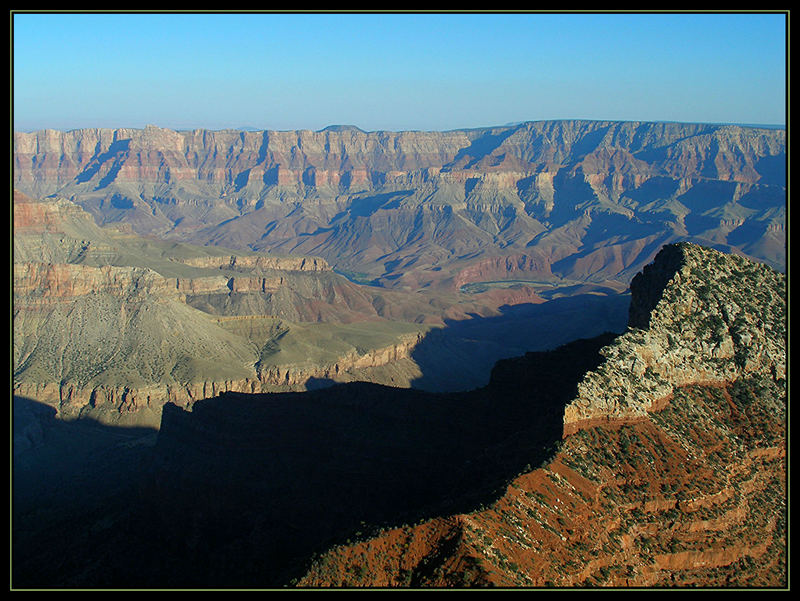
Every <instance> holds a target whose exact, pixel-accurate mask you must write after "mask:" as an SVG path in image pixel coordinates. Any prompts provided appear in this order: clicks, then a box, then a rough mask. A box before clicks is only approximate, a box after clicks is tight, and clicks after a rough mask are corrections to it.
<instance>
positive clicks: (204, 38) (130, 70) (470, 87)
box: [12, 13, 786, 131]
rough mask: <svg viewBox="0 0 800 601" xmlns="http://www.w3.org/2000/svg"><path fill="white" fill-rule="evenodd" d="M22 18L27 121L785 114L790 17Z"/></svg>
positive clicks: (18, 69) (19, 102)
mask: <svg viewBox="0 0 800 601" xmlns="http://www.w3.org/2000/svg"><path fill="white" fill-rule="evenodd" d="M12 19H13V21H12V24H13V29H12V34H13V67H14V71H13V101H14V105H13V116H14V128H15V130H18V131H32V130H36V129H43V128H53V129H74V128H79V127H144V126H145V125H146V124H154V125H158V126H161V127H168V128H172V129H194V128H208V129H221V128H227V127H234V128H238V127H255V128H258V129H277V130H287V129H312V130H317V129H321V128H323V127H325V126H327V125H331V124H353V125H357V126H359V127H361V128H362V129H365V130H403V129H419V130H446V129H456V128H467V127H481V126H488V125H501V124H505V123H510V122H516V121H527V120H541V119H562V118H570V119H572V118H574V119H610V120H647V121H688V122H726V123H727V122H731V123H761V124H783V123H785V112H786V15H784V14H430V15H428V14H310V15H303V14H130V13H126V14H35V13H31V14H21V13H15V14H13V15H12Z"/></svg>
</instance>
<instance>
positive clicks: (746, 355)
mask: <svg viewBox="0 0 800 601" xmlns="http://www.w3.org/2000/svg"><path fill="white" fill-rule="evenodd" d="M703 274H710V277H703ZM667 278H669V279H667ZM665 280H667V281H665ZM659 290H660V291H661V292H659ZM785 290H786V288H785V279H784V276H782V275H781V274H779V273H777V272H775V271H774V270H772V269H771V268H769V267H768V266H766V265H764V264H758V263H753V262H752V261H749V260H747V259H745V258H742V257H737V256H728V255H721V254H720V253H718V252H715V251H711V250H709V249H705V248H703V247H700V246H696V245H691V244H680V245H675V246H669V247H666V248H665V249H664V250H662V251H661V253H659V255H658V257H657V259H656V261H655V262H654V263H652V264H651V265H648V266H647V267H645V269H644V270H643V272H642V273H641V274H640V275H637V276H636V277H635V278H634V279H633V281H632V282H631V291H632V294H633V296H632V298H633V302H632V304H631V307H630V318H629V322H628V325H629V331H628V332H626V333H625V334H623V335H622V336H621V337H620V338H618V339H617V340H616V341H615V343H614V344H613V345H611V346H610V347H609V348H607V349H605V351H604V354H605V356H606V361H605V363H603V365H602V367H601V368H600V369H599V370H597V371H596V372H593V373H590V374H587V376H586V378H585V379H584V380H583V382H581V384H580V386H579V392H578V398H576V399H575V400H574V401H573V402H572V403H570V405H569V406H568V407H567V408H566V410H565V416H564V423H565V434H568V433H571V432H574V431H575V430H576V429H577V428H580V427H582V426H583V425H584V424H586V423H596V422H597V421H598V420H600V421H602V420H612V421H613V420H618V419H619V420H625V419H630V418H638V417H645V416H647V414H648V413H650V412H652V411H656V410H658V409H659V408H661V407H663V405H664V404H665V403H667V402H668V401H669V398H670V397H671V396H672V394H673V392H674V391H675V390H676V389H677V388H680V387H682V386H689V385H697V384H702V385H721V384H724V383H726V382H732V381H736V380H738V379H741V378H747V377H751V376H759V377H769V378H771V379H773V380H776V381H777V380H783V381H785V379H786V344H787V340H786V307H787V305H786V296H785V295H786V292H785ZM659 294H660V297H659ZM754 297H755V298H754ZM754 301H755V302H754ZM754 305H755V307H754ZM631 374H632V375H633V377H630V376H631Z"/></svg>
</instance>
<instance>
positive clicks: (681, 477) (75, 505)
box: [14, 243, 788, 589]
mask: <svg viewBox="0 0 800 601" xmlns="http://www.w3.org/2000/svg"><path fill="white" fill-rule="evenodd" d="M634 282H635V283H632V286H631V288H632V290H631V291H632V298H631V302H630V310H629V322H628V327H627V328H626V330H625V332H623V333H622V334H615V333H607V334H604V335H601V336H597V337H594V338H590V339H583V340H576V341H574V342H571V343H568V344H566V345H563V346H561V347H559V348H557V349H554V350H549V351H537V352H529V353H526V354H524V355H521V356H519V357H516V358H509V359H505V360H501V361H499V362H497V363H496V365H495V367H494V369H493V370H492V374H491V378H490V381H489V383H488V384H487V385H485V386H483V387H480V388H476V389H474V390H471V391H466V392H454V393H435V392H425V391H421V390H415V389H412V388H396V387H390V386H383V385H380V384H375V383H369V382H350V383H340V384H336V385H333V386H330V387H327V388H324V389H316V390H307V391H304V392H284V393H277V394H276V393H272V394H247V393H241V392H225V393H221V394H219V395H217V396H215V397H213V398H207V399H203V400H199V401H197V402H196V403H194V404H193V406H192V407H191V408H185V407H181V406H180V404H176V403H167V404H166V405H165V406H164V410H163V413H162V422H161V426H160V429H159V430H158V431H157V432H155V431H148V432H141V433H137V432H135V431H133V432H131V431H130V430H120V431H119V432H118V433H117V432H116V431H113V430H107V429H102V430H100V431H95V434H94V436H96V437H97V438H98V439H99V438H103V439H104V440H105V439H106V438H112V439H113V440H114V441H115V442H114V444H111V445H108V443H107V442H106V443H105V444H106V445H107V446H105V447H102V448H104V449H105V450H104V452H103V453H97V452H96V448H87V449H85V450H84V447H82V446H77V447H75V449H74V450H73V452H72V453H69V454H67V455H66V456H65V457H63V458H62V459H60V460H59V461H60V462H62V464H61V465H59V466H58V467H56V465H54V463H56V462H54V460H53V459H52V458H51V457H50V454H49V453H50V452H52V451H50V452H48V448H50V449H52V447H51V446H49V445H52V444H54V442H55V441H58V440H62V437H68V436H69V434H68V432H73V435H77V434H78V432H79V431H78V430H72V429H74V428H83V430H80V432H81V436H82V438H81V439H80V440H82V441H83V442H82V443H81V444H82V445H88V444H89V442H87V441H89V440H92V439H91V438H89V437H88V436H87V432H89V431H91V427H92V426H90V424H89V423H88V422H86V421H85V420H78V421H76V422H65V421H63V420H57V419H54V417H53V414H52V413H48V411H47V410H46V409H43V406H42V405H37V404H35V403H31V402H29V401H28V402H25V401H24V399H18V400H17V402H18V403H20V407H19V411H15V416H17V415H19V417H20V419H22V418H23V417H27V419H28V423H27V427H26V428H25V429H24V430H23V429H22V428H20V429H19V431H20V432H21V433H22V432H24V433H25V436H26V438H25V444H24V445H23V444H21V445H20V449H21V452H20V465H21V466H28V465H34V464H36V463H37V462H44V463H45V465H46V466H48V470H49V471H52V472H53V479H52V480H50V479H47V480H40V479H35V478H34V479H32V481H26V478H25V477H26V475H27V472H26V470H25V469H18V470H17V474H16V477H17V478H19V482H20V483H21V484H20V486H19V487H15V494H18V495H20V496H24V495H26V494H27V495H31V496H34V495H35V498H36V499H37V500H38V503H42V502H47V501H48V499H51V498H52V497H51V496H48V495H55V498H56V499H58V500H59V504H58V505H57V507H58V510H57V511H55V512H47V513H44V514H43V513H42V512H41V511H37V510H36V509H35V507H36V504H37V503H36V502H31V503H32V506H33V507H32V508H31V509H29V512H25V511H24V510H23V508H24V507H27V504H23V503H17V504H16V506H15V511H17V512H19V513H18V514H17V516H16V518H17V519H16V520H15V522H16V524H18V528H19V529H20V530H21V531H22V532H24V534H25V536H24V537H22V538H21V539H20V542H19V543H18V545H17V561H16V562H15V570H16V572H15V576H14V578H15V580H16V582H18V583H21V584H22V583H24V584H31V585H33V584H34V583H35V584H37V585H40V586H42V585H43V586H62V587H63V586H67V587H75V586H77V587H81V586H87V585H90V586H103V587H123V588H128V587H130V588H141V587H144V588H149V587H158V588H198V587H199V588H209V587H211V588H217V587H222V588H240V587H244V588H275V587H284V586H291V587H311V588H316V589H321V588H331V587H336V588H340V587H346V588H351V587H382V588H390V587H412V588H436V587H448V588H453V587H455V588H465V587H513V588H519V587H594V586H614V587H672V588H674V587H682V586H701V587H730V586H736V587H756V588H764V587H766V588H782V587H785V586H786V585H787V582H788V581H787V577H788V573H787V570H788V563H787V557H788V555H787V542H788V531H787V528H788V521H787V520H788V514H787V512H788V501H787V488H786V484H787V483H786V478H787V475H788V472H787V453H786V444H787V404H786V402H787V372H786V365H787V363H786V351H787V344H788V341H787V330H786V319H787V297H786V293H787V291H786V279H785V276H784V275H783V274H780V273H779V272H776V271H774V270H772V269H771V268H769V267H768V266H765V265H763V264H759V263H754V262H752V261H750V260H748V259H745V258H742V257H736V256H733V255H727V254H723V253H720V252H718V251H715V250H712V249H707V248H703V247H700V246H697V245H692V244H688V243H681V244H677V245H670V246H667V247H665V248H664V249H663V250H662V251H661V253H659V254H658V255H657V257H656V259H655V261H654V262H653V263H652V264H651V265H649V266H648V268H647V269H645V270H643V271H642V272H641V275H640V276H637V278H635V280H634ZM677 366H682V368H681V369H676V367H677ZM94 427H95V428H97V427H98V426H94ZM75 440H76V442H77V440H78V439H75ZM95 444H100V443H95ZM123 457H124V458H126V461H125V462H121V461H120V459H121V458H123ZM69 462H73V463H71V464H70V463H69ZM105 462H109V464H111V463H112V462H113V464H114V465H117V466H118V468H117V471H116V472H114V473H116V474H117V476H115V477H113V478H110V481H104V482H102V483H98V482H95V483H94V484H93V485H92V486H91V487H85V488H81V489H79V490H74V489H72V488H71V487H70V485H69V484H66V483H64V484H62V486H65V487H66V488H67V489H68V490H72V491H73V492H71V493H70V494H71V495H72V497H69V496H65V495H63V492H62V493H56V492H53V490H51V489H52V488H53V487H56V486H57V485H56V484H54V482H58V481H59V479H61V481H62V482H64V481H66V482H69V483H74V482H76V481H81V482H91V481H92V480H91V476H90V475H89V474H90V473H91V471H92V470H94V469H96V468H97V464H100V466H102V465H103V464H104V463H105ZM64 463H67V464H68V465H69V466H70V469H69V470H64V466H63V464H64ZM119 466H127V467H123V469H122V472H120V471H119V469H120V467H119ZM40 469H41V468H40ZM45 471H47V470H45ZM112 471H113V470H112ZM57 474H58V475H57ZM17 489H19V490H17ZM38 489H44V493H45V494H43V493H42V491H41V490H39V491H38V492H37V490H38ZM37 516H38V517H37ZM44 516H47V517H45V518H44V519H43V517H44ZM34 550H35V551H34ZM123 556H124V557H125V558H126V560H125V561H124V562H110V563H109V562H108V561H107V558H108V557H123Z"/></svg>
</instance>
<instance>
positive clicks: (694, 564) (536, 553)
mask: <svg viewBox="0 0 800 601" xmlns="http://www.w3.org/2000/svg"><path fill="white" fill-rule="evenodd" d="M632 291H633V301H632V306H631V312H630V329H629V331H628V332H626V333H625V334H623V335H622V336H620V337H618V338H617V339H616V340H615V341H614V342H613V343H612V344H610V345H608V346H606V347H605V348H604V349H603V350H602V351H601V354H602V355H603V359H602V361H601V362H600V365H599V366H598V367H597V368H595V369H592V370H591V371H589V372H588V373H587V374H586V376H585V377H584V378H583V379H582V380H581V382H580V383H579V384H578V391H577V395H576V397H575V398H574V400H572V401H571V402H570V403H568V404H567V406H566V408H565V411H564V434H563V436H564V438H563V440H562V442H561V443H560V444H559V445H558V447H559V448H558V450H557V452H556V453H555V454H554V455H553V456H552V457H551V458H550V459H548V460H546V461H545V462H543V463H542V464H541V466H540V468H539V469H534V470H532V471H525V470H524V471H523V473H521V474H520V475H519V476H517V477H516V478H513V479H512V480H511V481H510V482H509V484H508V486H507V487H506V489H505V492H504V493H503V494H501V495H500V497H499V499H497V500H496V501H494V502H491V503H488V504H486V505H484V506H482V507H480V508H478V509H477V510H475V511H472V512H469V513H459V514H455V515H451V516H449V517H441V518H437V519H434V520H424V521H423V522H421V523H419V524H416V525H405V526H403V527H399V528H389V529H384V530H382V531H380V532H378V533H376V534H375V535H373V536H371V537H364V538H362V539H361V540H359V541H356V542H351V544H346V545H341V546H336V547H334V548H332V549H331V550H329V551H328V552H327V553H324V554H322V555H321V556H319V557H318V558H316V559H315V560H314V562H313V563H312V564H311V566H310V569H309V570H308V572H307V573H306V574H305V575H304V576H303V577H302V578H300V580H299V581H298V584H299V585H300V586H308V587H331V586H335V587H338V586H349V587H358V586H382V587H404V586H416V587H492V586H501V587H586V586H591V587H594V586H617V587H627V586H635V587H642V586H644V587H681V586H703V587H729V586H740V587H783V586H786V585H787V582H788V581H787V568H788V564H787V554H786V545H787V540H788V539H787V536H788V535H787V531H786V527H787V521H786V520H787V513H786V512H787V498H786V494H787V489H786V480H785V479H786V476H787V472H786V461H787V456H786V401H787V397H786V394H787V392H786V391H787V388H786V386H787V384H786V372H785V367H786V332H787V331H786V307H787V305H786V287H785V279H784V277H783V276H781V275H780V274H777V273H775V272H774V271H772V270H771V269H769V268H767V267H765V266H763V265H758V264H753V263H751V262H749V261H747V260H745V259H742V258H740V257H731V256H726V255H722V254H720V253H717V252H715V251H712V250H709V249H703V248H700V247H696V246H694V245H688V244H681V245H676V246H669V247H666V248H665V249H664V250H662V252H661V253H660V254H659V255H658V257H657V258H656V261H655V262H654V264H653V265H651V266H650V267H649V268H648V269H646V270H645V271H644V272H643V273H642V275H641V276H639V277H638V278H637V280H636V281H635V283H633V284H632ZM711 326H714V327H711ZM668 342H669V344H667V343H668ZM523 364H524V362H523V360H522V359H517V360H512V361H510V362H508V361H507V362H501V363H500V364H498V368H497V370H499V371H498V373H497V376H498V377H499V376H500V374H501V373H502V374H505V376H504V378H503V379H507V377H508V376H509V374H511V376H512V379H513V373H514V370H515V369H517V368H518V367H521V366H522V365H523ZM497 370H496V371H497ZM654 370H658V371H655V373H651V372H653V371H654ZM601 383H602V384H601Z"/></svg>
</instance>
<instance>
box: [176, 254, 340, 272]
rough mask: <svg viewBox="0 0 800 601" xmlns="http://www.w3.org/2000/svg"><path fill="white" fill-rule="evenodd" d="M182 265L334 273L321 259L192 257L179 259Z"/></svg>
mask: <svg viewBox="0 0 800 601" xmlns="http://www.w3.org/2000/svg"><path fill="white" fill-rule="evenodd" d="M179 260H180V262H181V263H185V264H186V265H192V266H193V267H208V268H217V269H225V270H229V271H253V270H263V269H274V270H278V271H332V269H331V267H330V265H328V263H327V262H326V261H325V260H324V259H320V258H319V257H265V256H238V255H232V256H230V257H211V256H208V257H192V258H187V259H179Z"/></svg>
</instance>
